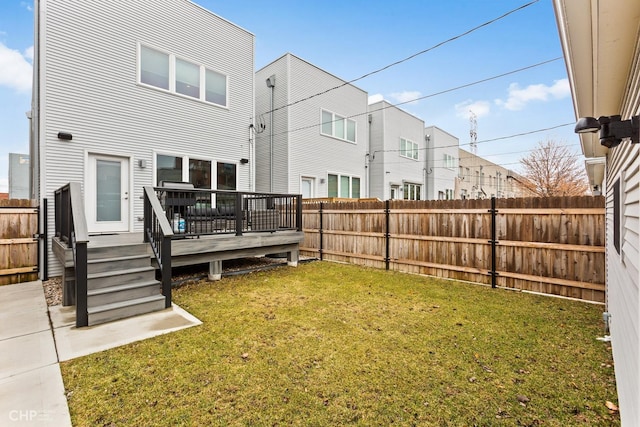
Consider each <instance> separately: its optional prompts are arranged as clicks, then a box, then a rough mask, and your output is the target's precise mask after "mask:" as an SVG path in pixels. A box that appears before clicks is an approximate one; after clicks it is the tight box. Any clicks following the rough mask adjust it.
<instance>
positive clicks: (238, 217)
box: [236, 192, 243, 236]
mask: <svg viewBox="0 0 640 427" xmlns="http://www.w3.org/2000/svg"><path fill="white" fill-rule="evenodd" d="M242 214H243V212H242V193H240V192H237V193H236V236H242V216H243V215H242Z"/></svg>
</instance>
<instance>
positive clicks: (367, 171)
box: [364, 114, 373, 197]
mask: <svg viewBox="0 0 640 427" xmlns="http://www.w3.org/2000/svg"><path fill="white" fill-rule="evenodd" d="M368 120H369V135H367V154H365V156H364V179H365V180H366V181H367V182H366V183H365V184H366V185H365V188H366V189H367V195H366V197H369V196H370V195H371V181H370V177H371V170H370V169H371V168H369V164H370V163H371V122H373V115H371V114H369V116H368Z"/></svg>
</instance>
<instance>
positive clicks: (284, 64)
mask: <svg viewBox="0 0 640 427" xmlns="http://www.w3.org/2000/svg"><path fill="white" fill-rule="evenodd" d="M255 81H256V90H255V91H256V122H257V125H256V127H255V128H256V137H255V153H256V165H255V167H256V191H269V192H276V193H298V194H302V195H303V197H346V198H358V197H367V194H366V188H367V183H366V167H365V166H366V154H367V152H368V151H367V150H368V146H367V145H368V136H369V133H368V123H367V98H368V97H367V93H366V92H365V91H363V90H361V89H359V88H357V87H355V86H353V85H350V84H347V83H346V82H345V81H344V80H342V79H340V78H338V77H336V76H333V75H332V74H329V73H328V72H326V71H324V70H322V69H320V68H318V67H316V66H314V65H312V64H310V63H308V62H306V61H304V60H302V59H300V58H298V57H297V56H295V55H292V54H290V53H287V54H285V55H283V56H282V57H280V58H278V59H276V60H275V61H273V62H272V63H270V64H268V65H266V66H265V67H263V68H262V69H260V70H258V71H257V72H256V74H255ZM320 93H322V94H320ZM318 94H319V95H318Z"/></svg>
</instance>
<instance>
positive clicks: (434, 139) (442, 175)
mask: <svg viewBox="0 0 640 427" xmlns="http://www.w3.org/2000/svg"><path fill="white" fill-rule="evenodd" d="M424 133H425V140H426V142H427V150H426V154H427V174H426V175H427V181H426V182H427V185H426V187H427V188H426V198H427V199H428V200H452V199H454V198H456V197H455V194H454V192H455V187H456V179H457V178H458V161H459V158H458V146H459V141H458V138H457V137H455V136H453V135H451V134H450V133H448V132H445V131H444V130H442V129H440V128H439V127H437V126H428V127H427V128H425V130H424Z"/></svg>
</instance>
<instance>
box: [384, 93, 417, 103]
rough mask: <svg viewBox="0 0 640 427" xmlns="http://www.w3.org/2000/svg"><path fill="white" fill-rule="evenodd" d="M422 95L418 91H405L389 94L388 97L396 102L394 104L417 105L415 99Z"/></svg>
mask: <svg viewBox="0 0 640 427" xmlns="http://www.w3.org/2000/svg"><path fill="white" fill-rule="evenodd" d="M420 96H422V94H421V93H420V92H418V91H415V90H414V91H411V90H405V91H403V92H394V93H391V94H389V97H390V98H391V99H393V100H395V101H396V103H407V104H417V103H418V101H417V99H418V98H420Z"/></svg>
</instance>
